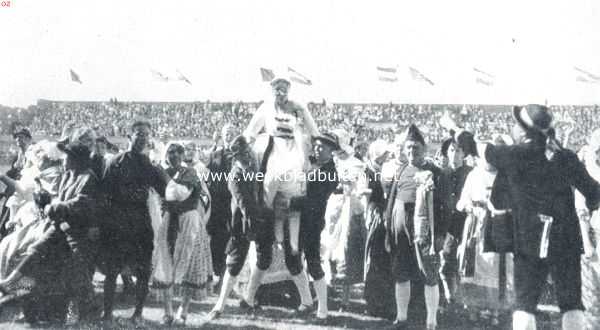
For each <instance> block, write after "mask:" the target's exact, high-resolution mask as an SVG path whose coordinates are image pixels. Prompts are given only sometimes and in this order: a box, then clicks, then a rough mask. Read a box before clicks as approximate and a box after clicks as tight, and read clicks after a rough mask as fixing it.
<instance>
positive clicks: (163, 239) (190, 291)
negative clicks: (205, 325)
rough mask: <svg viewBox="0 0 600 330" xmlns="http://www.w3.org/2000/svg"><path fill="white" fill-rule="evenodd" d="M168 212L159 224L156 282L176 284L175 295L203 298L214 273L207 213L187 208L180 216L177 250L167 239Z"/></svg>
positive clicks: (163, 284)
mask: <svg viewBox="0 0 600 330" xmlns="http://www.w3.org/2000/svg"><path fill="white" fill-rule="evenodd" d="M169 218H170V216H169V215H168V214H165V216H164V217H163V219H164V220H163V223H162V224H161V225H160V226H159V229H158V232H157V235H156V236H158V237H157V238H158V239H157V245H156V246H155V251H154V258H153V267H154V271H153V275H152V280H153V286H154V287H156V288H159V289H164V288H168V287H171V286H172V285H174V286H175V295H183V294H185V295H188V296H191V297H192V299H195V300H202V299H204V298H205V296H206V290H205V288H206V284H207V283H208V281H209V277H210V276H211V275H212V273H213V270H212V259H211V258H212V257H211V253H210V243H209V238H208V233H207V232H206V229H205V224H206V222H205V221H204V220H205V217H201V216H200V213H199V211H198V210H191V211H188V212H185V213H183V214H181V215H179V217H178V221H179V230H178V232H177V238H176V240H175V248H174V250H173V254H172V255H171V253H170V252H169V247H168V242H167V230H168V219H169Z"/></svg>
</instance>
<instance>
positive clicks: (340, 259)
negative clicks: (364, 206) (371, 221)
mask: <svg viewBox="0 0 600 330" xmlns="http://www.w3.org/2000/svg"><path fill="white" fill-rule="evenodd" d="M359 206H360V204H359V202H358V201H357V200H356V199H355V198H351V197H347V196H344V195H331V196H330V197H329V200H328V202H327V211H326V212H325V229H324V230H323V232H322V233H321V242H322V244H323V245H324V246H325V256H324V258H323V259H324V260H325V261H329V262H330V263H331V273H332V275H333V274H335V277H334V278H335V279H337V280H339V281H340V282H342V283H344V284H355V283H359V282H362V281H363V280H364V276H363V274H364V270H363V267H364V257H365V242H366V236H367V233H366V228H365V216H364V213H362V212H359V211H358V210H359V209H358V207H359Z"/></svg>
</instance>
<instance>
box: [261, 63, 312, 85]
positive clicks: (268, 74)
mask: <svg viewBox="0 0 600 330" xmlns="http://www.w3.org/2000/svg"><path fill="white" fill-rule="evenodd" d="M260 76H261V78H262V81H264V82H269V81H272V80H273V79H275V78H276V75H275V72H273V70H271V69H267V68H260ZM285 76H286V77H287V78H288V79H290V80H291V81H293V82H297V83H299V84H302V85H307V86H310V85H312V81H311V80H310V79H309V78H308V77H306V76H305V75H303V74H301V73H300V72H298V71H296V70H294V69H292V68H291V67H289V66H288V68H287V73H286V74H285Z"/></svg>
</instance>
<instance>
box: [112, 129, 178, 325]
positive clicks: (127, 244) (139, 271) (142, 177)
mask: <svg viewBox="0 0 600 330" xmlns="http://www.w3.org/2000/svg"><path fill="white" fill-rule="evenodd" d="M150 132H151V125H150V122H149V121H147V120H143V119H140V120H136V121H135V122H134V123H133V124H132V125H131V129H130V136H129V141H130V145H129V149H128V150H127V151H124V152H122V153H120V154H118V155H116V156H115V157H114V158H112V159H111V160H110V162H108V164H107V166H106V171H105V173H104V179H103V182H102V183H103V186H104V190H103V191H104V192H105V193H106V198H107V199H108V206H109V211H108V212H107V213H109V214H108V215H107V216H106V218H104V219H102V220H103V221H102V234H101V236H102V238H101V242H102V244H103V245H104V246H103V252H104V253H105V255H104V257H103V261H104V262H105V272H106V278H105V280H104V319H105V320H110V319H112V311H113V300H114V293H115V285H116V277H117V274H119V272H121V271H122V269H123V268H124V267H125V266H129V267H132V268H133V272H134V274H135V276H136V278H137V282H136V304H135V311H134V313H133V316H132V321H133V322H138V321H140V320H141V318H142V310H143V308H144V302H145V300H146V296H147V294H148V281H149V278H150V274H151V271H152V269H151V268H152V250H153V248H154V243H153V240H154V232H153V230H152V224H151V219H150V214H149V211H148V205H147V202H148V193H149V189H150V188H154V190H156V192H157V193H158V194H160V195H161V196H164V193H165V187H166V185H167V183H168V181H169V180H170V178H169V177H168V175H167V174H166V173H165V172H164V171H163V170H162V168H160V167H157V166H154V165H152V163H151V162H150V159H149V158H148V157H147V156H146V155H144V154H143V153H142V152H143V151H144V148H145V147H146V145H147V144H148V138H149V137H150Z"/></svg>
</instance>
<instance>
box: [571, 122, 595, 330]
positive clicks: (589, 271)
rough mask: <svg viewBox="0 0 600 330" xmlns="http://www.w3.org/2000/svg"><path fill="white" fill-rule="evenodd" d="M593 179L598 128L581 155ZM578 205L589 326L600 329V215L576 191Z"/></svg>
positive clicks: (584, 296)
mask: <svg viewBox="0 0 600 330" xmlns="http://www.w3.org/2000/svg"><path fill="white" fill-rule="evenodd" d="M579 157H580V159H581V161H582V162H583V163H584V164H585V167H586V169H587V171H588V172H589V173H590V175H591V176H592V178H594V180H596V181H599V182H600V129H597V130H595V131H594V132H593V133H592V135H591V137H590V139H589V142H588V145H587V146H585V147H584V148H583V149H582V151H581V152H580V155H579ZM575 207H576V208H577V214H578V215H579V225H580V226H581V234H582V238H583V249H584V258H583V259H582V260H581V266H582V267H581V272H582V276H581V279H582V290H581V291H582V294H583V304H584V306H585V309H586V312H585V313H586V322H587V325H588V326H589V328H590V329H600V258H599V256H600V244H599V242H600V215H599V214H598V212H594V213H593V214H591V215H590V213H589V212H588V210H587V208H586V207H585V199H584V198H583V196H582V195H581V193H579V192H578V191H577V192H576V193H575Z"/></svg>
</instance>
